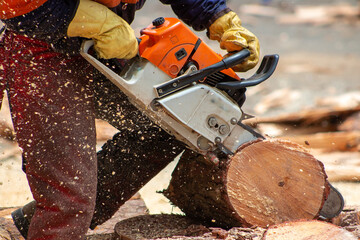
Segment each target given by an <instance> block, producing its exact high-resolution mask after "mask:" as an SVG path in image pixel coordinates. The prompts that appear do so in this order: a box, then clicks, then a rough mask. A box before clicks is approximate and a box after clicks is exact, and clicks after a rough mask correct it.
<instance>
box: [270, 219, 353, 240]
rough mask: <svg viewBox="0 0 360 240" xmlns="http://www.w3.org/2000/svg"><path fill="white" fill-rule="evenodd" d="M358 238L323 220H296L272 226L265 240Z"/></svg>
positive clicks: (341, 239) (343, 239) (347, 239)
mask: <svg viewBox="0 0 360 240" xmlns="http://www.w3.org/2000/svg"><path fill="white" fill-rule="evenodd" d="M288 239H292V240H306V239H312V240H323V239H328V240H356V239H357V238H356V237H355V236H354V235H353V234H351V233H350V232H348V231H346V230H344V229H342V228H340V227H338V226H335V225H333V224H330V223H326V222H321V221H316V220H313V221H296V222H288V223H283V224H279V225H275V226H271V227H270V228H269V229H268V230H267V231H266V232H265V234H264V237H263V240H288Z"/></svg>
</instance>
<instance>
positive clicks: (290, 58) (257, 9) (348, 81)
mask: <svg viewBox="0 0 360 240" xmlns="http://www.w3.org/2000/svg"><path fill="white" fill-rule="evenodd" d="M228 6H229V7H230V8H231V9H233V10H234V11H235V12H237V13H238V15H239V16H240V18H241V19H242V22H243V25H244V27H245V28H247V29H249V30H250V31H252V32H253V33H254V34H255V35H256V36H257V37H258V38H259V41H260V45H261V55H262V56H264V55H267V54H279V55H280V62H279V65H278V68H277V70H276V72H275V73H274V75H273V76H272V77H271V78H270V79H269V80H267V81H266V82H264V83H262V84H260V85H258V86H255V87H252V88H249V89H248V90H247V101H246V103H245V105H244V107H243V110H244V112H246V113H248V114H251V115H254V116H256V118H253V119H250V120H249V122H248V123H249V124H251V125H252V126H253V127H255V128H257V130H258V131H260V132H261V133H262V134H264V135H267V136H269V137H281V138H285V139H290V140H292V141H295V142H298V143H299V144H302V145H304V146H305V147H307V148H308V149H309V151H311V153H312V154H314V156H315V157H316V158H317V159H319V160H320V161H322V162H323V163H324V165H325V170H326V172H327V174H328V177H329V180H330V181H331V182H332V183H333V185H334V186H335V187H337V188H338V189H339V190H340V191H341V192H342V194H343V195H344V198H345V202H346V204H347V205H360V202H359V196H360V115H359V111H360V31H359V30H360V4H359V1H357V0H317V1H310V0H263V1H253V0H252V1H250V0H242V1H239V0H229V1H228ZM160 16H162V17H174V14H173V13H172V11H171V9H170V7H169V6H166V5H162V4H161V3H160V2H159V1H155V0H148V1H147V3H146V4H145V6H144V8H143V9H142V10H140V11H139V12H138V13H137V16H136V19H135V21H134V23H133V24H132V26H133V28H134V30H135V32H136V33H137V35H139V31H140V29H142V28H144V27H146V26H147V25H149V24H150V23H151V21H152V20H153V19H155V18H157V17H160ZM197 34H198V35H199V37H201V38H202V39H203V41H205V42H206V43H208V44H209V45H210V46H211V47H212V48H213V49H214V50H215V51H217V52H219V53H221V54H224V53H225V52H224V51H223V50H221V49H220V48H219V46H218V43H217V42H213V41H209V40H208V39H207V37H206V33H205V32H197ZM255 71H256V69H254V70H250V71H249V72H247V73H241V74H239V75H240V77H243V78H247V77H249V76H251V75H252V74H253V73H254V72H255ZM0 120H1V121H0V125H1V130H0V132H1V136H2V137H1V138H0V207H13V206H21V205H23V204H25V203H27V202H28V201H29V200H31V199H32V197H31V194H30V191H29V189H28V184H27V181H26V178H25V175H24V173H23V172H22V171H21V153H20V150H19V149H18V147H17V144H16V141H14V140H13V132H12V126H11V120H10V115H9V108H8V106H7V102H6V101H3V106H2V110H1V112H0ZM97 126H98V130H97V134H98V147H99V148H100V147H101V145H102V144H103V143H104V141H106V140H107V139H109V138H111V137H112V135H113V134H114V133H116V129H113V128H112V127H111V126H109V125H108V124H106V123H104V122H101V121H98V122H97ZM175 163H176V162H174V163H172V164H170V165H169V166H168V168H167V169H165V170H164V171H163V172H162V173H160V175H159V176H158V177H157V178H155V179H153V180H152V181H151V182H150V183H149V184H148V185H147V186H145V187H144V188H143V189H142V190H141V191H140V195H141V197H142V198H143V199H144V201H145V203H146V206H147V207H148V209H149V211H150V212H151V213H158V212H169V211H175V210H174V208H173V207H172V206H170V205H169V204H168V203H167V201H166V199H164V198H163V197H162V196H161V194H159V193H156V191H158V190H162V189H164V188H166V185H167V183H168V181H169V178H170V174H171V171H172V169H173V168H174V166H175Z"/></svg>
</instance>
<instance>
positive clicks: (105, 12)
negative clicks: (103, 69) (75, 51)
mask: <svg viewBox="0 0 360 240" xmlns="http://www.w3.org/2000/svg"><path fill="white" fill-rule="evenodd" d="M67 34H68V36H69V37H84V38H91V39H93V40H94V48H95V51H96V52H97V54H98V56H99V57H100V58H105V59H109V58H120V59H130V58H133V57H134V56H135V55H136V54H137V52H138V42H137V40H136V37H135V33H134V30H133V29H132V28H131V27H130V25H129V24H128V23H127V22H126V21H125V20H124V19H122V18H121V17H119V16H118V15H116V14H115V13H114V12H112V11H111V10H110V9H109V8H107V7H106V6H104V5H102V4H100V3H97V2H94V1H91V0H80V3H79V6H78V9H77V11H76V14H75V17H74V18H73V20H72V21H71V22H70V25H69V27H68V30H67Z"/></svg>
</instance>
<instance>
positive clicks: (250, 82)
mask: <svg viewBox="0 0 360 240" xmlns="http://www.w3.org/2000/svg"><path fill="white" fill-rule="evenodd" d="M278 62H279V55H277V54H274V55H267V56H265V57H264V58H263V60H262V62H261V65H260V67H259V69H258V70H257V71H256V73H255V74H254V75H252V76H251V77H250V78H248V79H244V80H242V81H240V82H238V81H236V82H233V81H232V82H220V83H218V84H216V87H217V88H218V89H222V90H236V89H241V88H246V87H252V86H256V85H258V84H260V83H262V82H264V81H265V80H266V79H268V78H269V77H270V76H271V75H272V74H273V73H274V71H275V69H276V66H277V64H278Z"/></svg>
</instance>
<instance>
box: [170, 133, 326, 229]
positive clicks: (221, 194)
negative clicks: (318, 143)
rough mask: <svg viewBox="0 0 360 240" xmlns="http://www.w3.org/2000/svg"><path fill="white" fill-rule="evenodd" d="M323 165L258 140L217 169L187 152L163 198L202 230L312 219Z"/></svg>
mask: <svg viewBox="0 0 360 240" xmlns="http://www.w3.org/2000/svg"><path fill="white" fill-rule="evenodd" d="M326 178H327V176H326V174H325V171H324V167H323V164H322V163H321V162H319V161H318V160H316V159H315V158H314V157H313V156H312V155H310V154H309V153H307V151H306V150H305V149H304V148H302V147H301V146H299V145H297V144H294V143H291V142H289V141H284V140H258V141H254V142H251V143H248V144H247V145H245V146H242V147H241V149H239V150H238V151H237V152H236V153H235V155H234V156H232V157H229V158H225V157H221V158H220V163H219V164H218V165H214V164H211V163H210V162H209V161H207V160H206V159H205V158H204V157H202V156H200V155H197V154H195V153H192V152H190V151H187V152H185V153H184V154H183V156H182V158H181V159H180V161H179V164H178V166H177V167H176V169H175V170H174V172H173V174H172V179H171V182H170V185H169V187H168V188H167V189H166V190H165V191H164V195H165V196H166V197H167V198H168V199H169V200H170V201H171V202H172V203H173V204H175V205H176V206H178V207H179V208H180V209H181V210H182V211H183V212H184V213H185V214H186V215H187V216H189V217H191V218H194V219H198V220H200V221H201V222H202V223H203V224H207V225H216V226H220V227H225V228H230V227H234V226H245V227H249V226H260V227H266V226H269V225H273V224H278V223H282V222H285V221H292V220H298V219H314V218H316V217H317V216H318V213H319V211H320V209H321V207H322V206H323V203H324V201H325V199H326V197H327V195H328V191H329V186H328V182H327V180H326Z"/></svg>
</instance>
